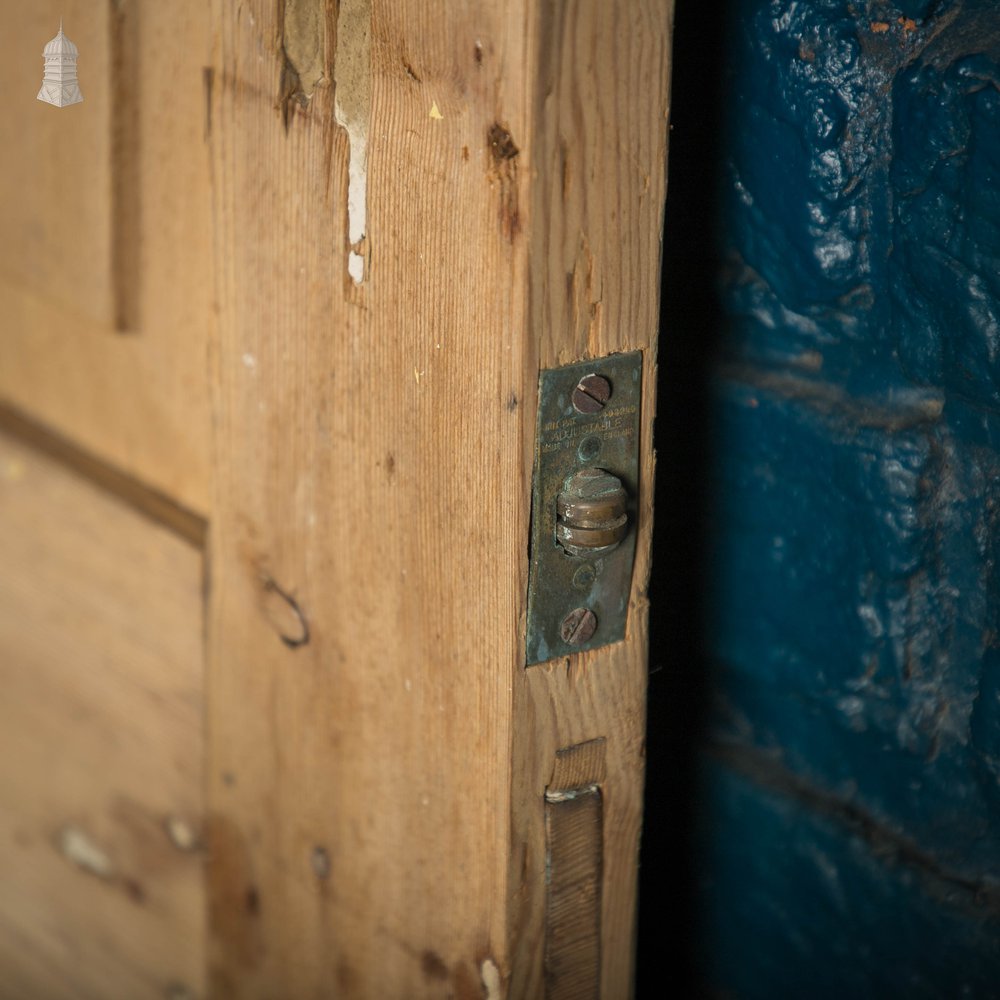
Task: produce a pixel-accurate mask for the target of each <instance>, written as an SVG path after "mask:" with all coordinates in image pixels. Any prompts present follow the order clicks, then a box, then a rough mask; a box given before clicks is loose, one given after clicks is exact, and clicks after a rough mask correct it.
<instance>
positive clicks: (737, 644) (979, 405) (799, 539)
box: [668, 0, 1000, 998]
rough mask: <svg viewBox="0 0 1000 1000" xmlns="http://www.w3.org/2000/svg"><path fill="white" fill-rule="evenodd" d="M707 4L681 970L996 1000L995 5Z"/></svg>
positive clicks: (999, 728)
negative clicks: (711, 47) (715, 57)
mask: <svg viewBox="0 0 1000 1000" xmlns="http://www.w3.org/2000/svg"><path fill="white" fill-rule="evenodd" d="M682 2H683V0H682ZM724 9H725V10H727V11H728V13H726V14H725V15H724V17H723V21H724V22H725V23H724V24H723V25H720V36H722V37H727V38H729V39H730V45H729V48H728V50H727V75H726V80H725V84H724V93H723V97H724V103H725V107H726V109H727V116H726V123H725V127H724V129H723V131H722V138H721V144H722V148H721V153H722V162H723V170H722V188H723V190H722V206H723V207H722V212H721V226H720V234H719V239H718V245H719V255H720V257H721V258H722V259H723V260H724V262H725V269H724V274H723V278H722V286H723V304H724V313H725V322H724V328H725V329H724V335H723V337H722V344H721V348H722V357H721V358H720V362H719V368H718V372H717V376H718V377H717V379H716V389H715V400H716V402H715V406H714V415H715V428H714V432H713V434H714V436H713V447H712V454H713V456H714V457H713V462H714V478H713V486H712V506H713V510H712V515H711V531H710V537H711V538H712V540H713V541H712V552H711V556H710V565H711V567H712V568H711V594H710V599H709V601H708V603H707V607H708V621H707V623H706V634H707V636H708V644H709V647H710V653H711V656H712V659H713V662H714V663H715V664H716V666H715V670H716V674H715V678H714V688H715V691H716V693H717V698H716V702H717V706H716V709H715V711H714V716H713V722H712V732H711V742H712V744H713V745H714V746H715V747H716V748H718V747H723V748H725V752H724V753H723V755H722V757H721V758H719V757H715V758H713V761H714V762H713V763H712V764H711V766H710V767H708V769H707V771H706V774H707V775H708V777H707V779H706V780H707V782H708V785H709V787H710V788H711V790H712V791H711V795H710V796H709V798H708V803H709V805H708V807H707V810H706V823H705V827H704V829H705V836H706V838H707V842H708V845H709V846H708V847H707V848H706V855H705V861H704V866H703V873H704V886H703V899H704V900H705V901H706V905H707V910H708V914H709V918H708V924H707V927H706V933H705V938H704V940H705V942H706V946H707V949H708V953H709V954H710V956H711V961H710V963H708V964H707V965H706V969H707V970H708V971H706V976H707V978H708V979H709V980H710V982H711V983H712V984H713V985H714V987H715V988H717V989H718V990H721V991H723V992H724V995H727V996H729V995H732V996H737V997H767V998H773V997H786V996H787V997H838V998H839V997H844V996H856V997H857V996H862V997H867V996H871V997H881V998H885V997H907V998H910V997H993V996H1000V954H998V947H997V941H998V940H1000V2H996V0H940V2H936V3H930V2H920V3H918V2H907V3H903V2H897V3H896V4H888V3H878V2H869V3H864V2H858V0H855V2H853V3H849V2H846V0H812V2H809V3H806V2H802V0H770V2H768V0H735V2H733V3H732V4H730V5H728V6H727V7H725V8H724ZM907 19H912V20H907ZM883 26H886V27H884V28H883ZM668 239H669V233H668ZM668 385H669V383H668ZM887 845H888V846H887ZM893 845H895V846H893ZM900 845H902V846H900Z"/></svg>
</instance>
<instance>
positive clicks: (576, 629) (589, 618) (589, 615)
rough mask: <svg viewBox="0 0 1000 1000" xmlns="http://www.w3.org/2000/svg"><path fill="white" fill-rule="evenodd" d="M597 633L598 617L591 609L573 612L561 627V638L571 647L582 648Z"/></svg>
mask: <svg viewBox="0 0 1000 1000" xmlns="http://www.w3.org/2000/svg"><path fill="white" fill-rule="evenodd" d="M596 631H597V615H595V614H594V612H593V611H591V610H590V608H577V609H576V610H575V611H571V612H570V613H569V614H568V615H567V616H566V617H565V618H564V619H563V620H562V624H561V625H560V626H559V636H560V638H561V639H562V641H563V642H565V643H566V644H567V645H570V646H582V645H583V644H584V643H585V642H587V641H588V640H589V639H591V638H592V637H593V635H594V633H595V632H596Z"/></svg>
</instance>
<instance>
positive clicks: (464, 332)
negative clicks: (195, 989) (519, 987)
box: [209, 0, 535, 1000]
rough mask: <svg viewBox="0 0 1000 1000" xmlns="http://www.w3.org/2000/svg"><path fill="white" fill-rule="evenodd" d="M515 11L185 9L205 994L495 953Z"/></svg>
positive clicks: (519, 288) (517, 413)
mask: <svg viewBox="0 0 1000 1000" xmlns="http://www.w3.org/2000/svg"><path fill="white" fill-rule="evenodd" d="M282 10H284V16H285V19H284V23H282V22H280V21H279V19H278V14H279V13H280V12H281V11H282ZM524 18H525V12H524V10H523V8H522V7H521V6H520V5H519V4H511V5H503V4H492V3H491V4H487V3H479V2H477V3H470V4H464V5H460V6H459V5H453V6H449V7H448V8H447V9H445V8H444V7H442V6H437V5H432V4H427V3H425V2H423V0H402V2H400V0H393V2H377V3H375V4H373V5H372V6H371V8H368V7H367V5H366V4H365V3H359V2H356V0H342V2H341V3H340V5H339V17H338V14H337V5H335V4H327V3H318V2H317V3H305V2H299V3H298V4H292V3H290V2H289V3H286V4H278V5H275V4H274V3H273V2H272V0H249V2H245V3H242V4H241V5H239V7H238V8H237V7H234V6H233V5H231V4H229V3H222V2H220V0H217V2H215V3H214V5H213V19H214V25H215V31H216V33H217V37H218V52H217V56H216V62H215V67H216V72H215V83H214V93H215V98H214V104H213V115H212V120H213V127H212V134H211V139H210V143H211V147H212V159H213V166H214V170H213V201H214V205H215V227H216V246H217V256H216V270H217V274H218V278H219V308H220V313H219V316H220V343H219V349H218V352H217V358H216V368H215V372H214V381H215V384H216V386H217V396H216V418H215V419H216V426H217V434H216V447H215V462H216V492H215V500H214V517H213V528H212V532H211V542H210V547H211V558H212V584H211V588H212V589H211V597H210V616H211V617H210V647H209V648H210V669H209V704H210V706H211V717H210V723H209V740H210V748H209V768H210V778H209V789H210V792H209V794H210V803H211V819H210V822H211V844H212V850H211V859H212V860H211V866H210V884H211V889H210V891H211V895H212V908H211V914H212V917H211V923H212V968H211V982H212V986H213V989H214V991H215V993H214V995H215V996H218V997H226V996H239V997H247V998H251V997H274V996H289V997H292V996H294V997H297V998H316V997H328V996H339V997H344V998H348V997H351V998H364V997H371V998H379V1000H383V998H386V997H411V998H419V997H424V996H426V997H444V996H447V995H454V996H458V997H463V998H472V997H476V998H480V997H482V996H483V995H484V994H483V990H484V987H483V981H484V976H485V979H486V981H487V982H490V983H492V982H494V980H495V977H496V975H497V972H496V971H495V970H498V969H504V968H506V965H507V957H506V902H507V892H508V887H507V844H508V842H509V836H510V833H509V831H510V815H509V804H508V803H509V796H510V768H511V757H510V744H511V739H512V734H511V715H510V707H511V706H510V697H511V696H510V691H511V685H512V683H513V678H514V675H515V673H516V671H517V670H518V669H519V667H518V657H519V649H520V628H521V626H520V615H521V611H522V606H523V600H524V571H525V565H524V563H525V552H524V548H525V540H526V538H527V521H526V517H527V506H526V494H525V479H524V476H523V474H522V468H521V467H522V460H523V454H524V439H525V420H526V419H527V420H529V421H530V417H528V418H526V417H525V415H524V401H525V397H526V395H527V394H528V393H529V392H530V389H531V386H532V385H533V383H534V377H535V376H534V371H533V370H532V369H531V367H530V365H528V364H527V363H526V359H525V350H526V337H525V329H524V319H525V316H526V291H527V290H526V284H525V281H524V277H523V275H524V268H525V260H526V242H525V241H526V236H525V232H524V223H523V221H522V220H521V218H520V215H519V208H518V206H519V204H521V203H522V202H520V201H519V199H520V198H521V197H522V196H523V191H524V183H523V179H522V176H521V175H522V172H523V171H526V170H528V169H530V167H529V166H527V165H525V166H522V162H523V161H521V160H519V159H515V160H511V159H504V157H503V156H502V155H498V154H497V152H496V150H495V149H494V148H493V147H492V146H491V144H490V141H489V136H490V134H491V130H493V131H494V132H495V126H497V124H498V123H499V124H501V125H502V126H503V128H505V129H509V131H510V133H511V135H513V136H514V142H516V143H517V144H518V145H520V144H521V138H520V137H521V136H522V135H525V134H526V132H527V108H528V94H527V89H526V82H527V80H526V74H525V73H524V68H525V66H526V65H527V63H526V59H527V54H526V51H525V42H526V38H525V32H524V26H525V21H524ZM348 25H353V28H351V27H348ZM283 29H285V30H283ZM338 31H339V37H338ZM366 32H369V33H370V35H369V37H370V68H369V67H368V66H364V61H365V56H364V52H365V37H364V35H365V33H366ZM310 39H312V44H310ZM317 51H318V52H320V53H321V57H320V58H319V61H318V63H317V61H316V58H315V55H314V53H315V52H317ZM338 51H340V52H342V53H348V54H349V55H350V57H351V58H354V59H357V60H358V61H360V62H361V63H362V68H361V69H360V71H359V72H358V73H356V74H354V73H351V72H349V71H348V68H347V67H345V66H344V65H343V64H341V65H340V67H339V68H337V67H334V66H333V65H332V61H333V55H334V53H335V52H338ZM345 58H346V56H345ZM335 74H336V75H337V78H338V79H339V80H341V81H342V83H341V90H340V93H339V94H337V95H336V102H337V104H338V105H339V107H340V112H341V118H342V119H343V120H344V121H346V122H347V123H348V125H349V128H345V127H343V126H341V125H339V124H337V122H336V121H335V111H336V108H335V95H334V93H333V87H332V86H331V81H332V80H333V78H334V75H335ZM369 84H370V99H366V95H365V93H364V89H365V87H366V86H368V85H369ZM365 132H367V135H368V145H367V166H366V174H367V226H366V227H365V232H366V235H365V238H364V240H363V241H360V240H358V239H357V238H356V237H357V235H358V233H357V231H356V230H355V231H354V232H353V233H352V231H351V228H352V227H351V225H350V221H351V220H349V218H348V212H347V204H348V196H349V192H348V175H349V166H350V150H349V146H348V135H349V134H351V133H353V136H352V137H353V138H354V139H355V140H356V141H361V140H362V138H363V135H364V133H365ZM357 166H358V164H357V162H356V169H357ZM525 208H526V204H525ZM356 221H357V219H355V222H356ZM352 237H355V238H353V239H352ZM352 247H353V250H352ZM351 252H353V253H356V254H357V256H358V257H361V258H362V259H363V264H364V280H363V282H362V283H361V284H360V285H355V283H354V280H353V279H352V277H351V276H350V275H349V273H348V266H349V264H352V266H356V262H355V263H352V261H351V259H350V258H349V254H350V253H351ZM275 588H280V590H279V589H275ZM282 592H283V593H284V594H286V595H288V599H287V600H284V599H283V598H282V597H281V593H282ZM282 605H284V607H283V606H282ZM303 623H307V624H308V637H309V638H308V642H305V643H302V642H301V640H302V639H303V638H304V636H305V629H304V627H303ZM296 642H298V643H299V644H294V643H296ZM494 995H495V994H494Z"/></svg>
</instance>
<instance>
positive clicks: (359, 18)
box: [333, 0, 371, 284]
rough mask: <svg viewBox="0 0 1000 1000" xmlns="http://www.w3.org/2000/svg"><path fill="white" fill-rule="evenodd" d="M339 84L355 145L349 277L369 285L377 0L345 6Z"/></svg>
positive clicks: (345, 123) (339, 108) (339, 105)
mask: <svg viewBox="0 0 1000 1000" xmlns="http://www.w3.org/2000/svg"><path fill="white" fill-rule="evenodd" d="M333 79H334V83H335V84H336V88H337V90H336V100H335V105H334V115H335V117H336V119H337V124H338V125H340V126H341V128H343V129H344V130H345V131H346V132H347V140H348V142H349V144H350V159H349V162H348V168H347V169H348V184H347V235H348V241H349V242H350V244H351V249H350V252H349V253H348V257H347V271H348V274H350V276H351V278H352V279H353V280H354V283H355V284H360V283H361V282H362V280H364V272H365V247H364V245H363V244H364V240H365V236H366V235H367V229H368V125H369V120H370V118H371V0H340V9H339V12H338V15H337V51H336V54H335V57H334V71H333Z"/></svg>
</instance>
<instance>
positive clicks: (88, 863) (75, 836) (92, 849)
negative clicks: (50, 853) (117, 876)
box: [59, 826, 115, 878]
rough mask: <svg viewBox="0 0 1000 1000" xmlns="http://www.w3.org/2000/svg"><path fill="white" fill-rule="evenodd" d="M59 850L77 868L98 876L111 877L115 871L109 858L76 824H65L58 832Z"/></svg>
mask: <svg viewBox="0 0 1000 1000" xmlns="http://www.w3.org/2000/svg"><path fill="white" fill-rule="evenodd" d="M59 850H60V851H61V852H62V854H63V856H64V857H66V858H67V860H69V861H72V862H73V864H75V865H76V866H77V868H82V869H83V870H84V871H85V872H89V873H90V874H91V875H96V876H97V877H98V878H111V877H112V876H113V875H114V873H115V869H114V865H113V864H112V863H111V858H109V857H108V856H107V854H105V853H104V851H103V850H101V848H100V847H99V846H98V845H97V844H96V843H95V842H94V840H93V838H91V836H90V835H89V834H87V833H85V832H84V831H83V830H81V829H80V828H79V827H77V826H67V827H64V828H63V829H62V830H61V831H60V832H59Z"/></svg>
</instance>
